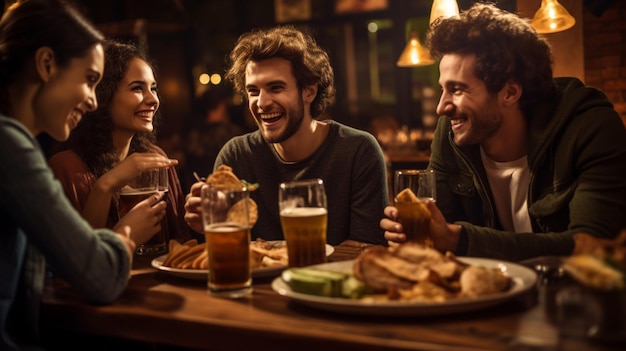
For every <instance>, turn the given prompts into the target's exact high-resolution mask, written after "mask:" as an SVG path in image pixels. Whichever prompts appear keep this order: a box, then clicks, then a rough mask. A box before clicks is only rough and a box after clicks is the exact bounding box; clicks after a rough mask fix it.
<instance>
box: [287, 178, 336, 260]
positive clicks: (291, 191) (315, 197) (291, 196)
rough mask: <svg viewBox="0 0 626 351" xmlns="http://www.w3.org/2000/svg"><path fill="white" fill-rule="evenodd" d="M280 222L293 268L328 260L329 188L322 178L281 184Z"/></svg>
mask: <svg viewBox="0 0 626 351" xmlns="http://www.w3.org/2000/svg"><path fill="white" fill-rule="evenodd" d="M278 203H279V211H280V224H281V226H282V229H283V235H284V237H285V241H286V242H287V252H288V256H289V266H290V267H302V266H308V265H313V264H318V263H324V262H326V226H327V221H328V219H327V215H328V210H327V206H326V191H325V190H324V182H323V181H322V180H321V179H307V180H299V181H293V182H285V183H281V184H280V187H279V192H278Z"/></svg>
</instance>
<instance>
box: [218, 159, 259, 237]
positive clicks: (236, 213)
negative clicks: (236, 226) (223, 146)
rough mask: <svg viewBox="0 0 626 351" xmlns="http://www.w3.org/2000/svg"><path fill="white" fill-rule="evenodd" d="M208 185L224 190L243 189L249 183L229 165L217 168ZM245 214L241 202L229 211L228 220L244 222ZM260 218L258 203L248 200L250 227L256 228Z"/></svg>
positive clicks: (250, 189)
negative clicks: (239, 176) (238, 175)
mask: <svg viewBox="0 0 626 351" xmlns="http://www.w3.org/2000/svg"><path fill="white" fill-rule="evenodd" d="M206 183H207V184H209V185H213V186H215V187H219V188H223V189H241V188H242V187H243V186H248V184H249V183H248V182H244V181H242V180H241V179H239V178H238V177H237V176H236V175H235V173H233V169H232V167H230V166H227V165H220V166H219V167H217V169H216V170H215V172H213V173H212V174H210V175H209V176H208V177H207V180H206ZM257 187H258V185H257V186H256V187H254V188H249V189H248V190H249V191H252V190H256V188H257ZM243 212H244V203H243V202H239V203H236V204H235V205H234V206H233V207H232V208H231V209H230V210H229V211H228V214H227V216H228V220H229V221H234V222H240V223H241V222H243V221H242V220H241V219H242V218H243ZM258 218H259V210H258V207H257V204H256V202H255V201H254V200H253V199H250V198H249V199H248V224H250V226H251V227H252V226H254V225H255V224H256V221H257V220H258Z"/></svg>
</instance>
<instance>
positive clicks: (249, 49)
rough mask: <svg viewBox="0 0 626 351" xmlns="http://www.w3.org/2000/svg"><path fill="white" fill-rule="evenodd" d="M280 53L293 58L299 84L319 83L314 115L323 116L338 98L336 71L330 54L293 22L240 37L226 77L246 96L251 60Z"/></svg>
mask: <svg viewBox="0 0 626 351" xmlns="http://www.w3.org/2000/svg"><path fill="white" fill-rule="evenodd" d="M274 57H280V58H284V59H286V60H288V61H289V62H291V65H292V68H293V74H294V76H295V77H296V82H297V83H298V87H299V88H300V89H302V88H303V87H305V86H308V85H311V84H317V86H318V92H317V96H316V97H315V100H313V103H312V104H311V111H310V113H311V116H312V117H313V118H316V117H318V116H320V115H321V114H322V113H323V112H324V111H325V110H326V108H327V107H328V106H329V105H331V104H332V103H333V102H334V101H335V86H334V73H333V69H332V67H331V65H330V59H329V58H328V54H327V53H326V51H324V50H323V49H322V48H320V47H319V46H318V45H317V43H316V42H315V40H314V39H313V38H312V37H311V36H310V35H308V34H304V33H303V32H301V31H299V30H297V29H295V28H294V27H293V26H278V27H274V28H271V29H264V30H261V29H257V30H253V31H251V32H249V33H246V34H243V35H242V36H241V37H239V39H238V40H237V43H236V44H235V47H234V49H233V50H232V52H231V53H230V56H229V58H228V61H229V66H230V69H228V71H227V72H226V79H228V80H229V81H231V82H232V83H233V86H234V87H235V90H236V91H239V92H241V93H242V94H243V96H246V91H245V85H246V66H247V65H248V63H249V62H250V61H262V60H266V59H270V58H274Z"/></svg>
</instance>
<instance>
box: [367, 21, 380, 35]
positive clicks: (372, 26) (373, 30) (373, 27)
mask: <svg viewBox="0 0 626 351" xmlns="http://www.w3.org/2000/svg"><path fill="white" fill-rule="evenodd" d="M367 30H368V31H369V32H370V33H376V32H378V24H377V23H376V22H370V23H368V24H367Z"/></svg>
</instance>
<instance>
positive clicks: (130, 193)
mask: <svg viewBox="0 0 626 351" xmlns="http://www.w3.org/2000/svg"><path fill="white" fill-rule="evenodd" d="M156 192H157V190H156V189H128V190H122V191H120V196H137V195H151V194H155V193H156Z"/></svg>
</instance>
